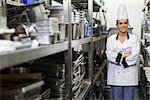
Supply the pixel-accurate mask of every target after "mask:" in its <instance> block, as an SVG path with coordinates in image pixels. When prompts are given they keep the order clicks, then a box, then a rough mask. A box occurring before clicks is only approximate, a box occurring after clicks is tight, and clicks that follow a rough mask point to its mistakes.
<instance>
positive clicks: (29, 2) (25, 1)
mask: <svg viewBox="0 0 150 100" xmlns="http://www.w3.org/2000/svg"><path fill="white" fill-rule="evenodd" d="M22 3H24V4H32V3H33V0H22Z"/></svg>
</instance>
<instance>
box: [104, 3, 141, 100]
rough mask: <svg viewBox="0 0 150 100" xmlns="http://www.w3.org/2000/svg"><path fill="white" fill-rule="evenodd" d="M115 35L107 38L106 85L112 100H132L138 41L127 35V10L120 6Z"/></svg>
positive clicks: (136, 74)
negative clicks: (109, 89)
mask: <svg viewBox="0 0 150 100" xmlns="http://www.w3.org/2000/svg"><path fill="white" fill-rule="evenodd" d="M116 26H117V33H116V34H113V35H111V36H110V37H108V38H107V44H106V55H107V60H108V71H107V84H108V85H110V86H111V87H112V88H111V89H112V97H113V100H133V99H134V89H135V86H137V85H138V65H137V60H138V58H139V52H140V42H139V39H138V38H137V37H136V35H134V34H130V33H128V26H129V19H128V14H127V8H126V6H125V5H120V6H119V7H118V12H117V20H116Z"/></svg>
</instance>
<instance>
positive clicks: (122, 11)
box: [117, 5, 128, 20]
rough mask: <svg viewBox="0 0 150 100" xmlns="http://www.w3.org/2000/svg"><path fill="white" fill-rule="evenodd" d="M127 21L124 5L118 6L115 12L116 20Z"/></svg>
mask: <svg viewBox="0 0 150 100" xmlns="http://www.w3.org/2000/svg"><path fill="white" fill-rule="evenodd" d="M120 19H128V12H127V8H126V6H125V5H120V6H119V7H118V12H117V20H120Z"/></svg>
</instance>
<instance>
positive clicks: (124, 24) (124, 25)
mask: <svg viewBox="0 0 150 100" xmlns="http://www.w3.org/2000/svg"><path fill="white" fill-rule="evenodd" d="M117 27H118V30H119V32H122V33H125V32H127V30H128V19H121V20H118V21H117Z"/></svg>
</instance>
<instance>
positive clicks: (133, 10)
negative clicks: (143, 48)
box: [104, 0, 144, 38]
mask: <svg viewBox="0 0 150 100" xmlns="http://www.w3.org/2000/svg"><path fill="white" fill-rule="evenodd" d="M104 2H105V8H106V9H107V13H106V16H107V26H108V29H109V27H116V18H117V7H118V5H120V4H124V5H126V6H127V10H128V17H129V23H130V25H131V27H133V33H135V34H137V35H138V37H139V38H140V37H141V35H140V34H141V23H142V16H143V13H142V9H143V8H144V0H104Z"/></svg>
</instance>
